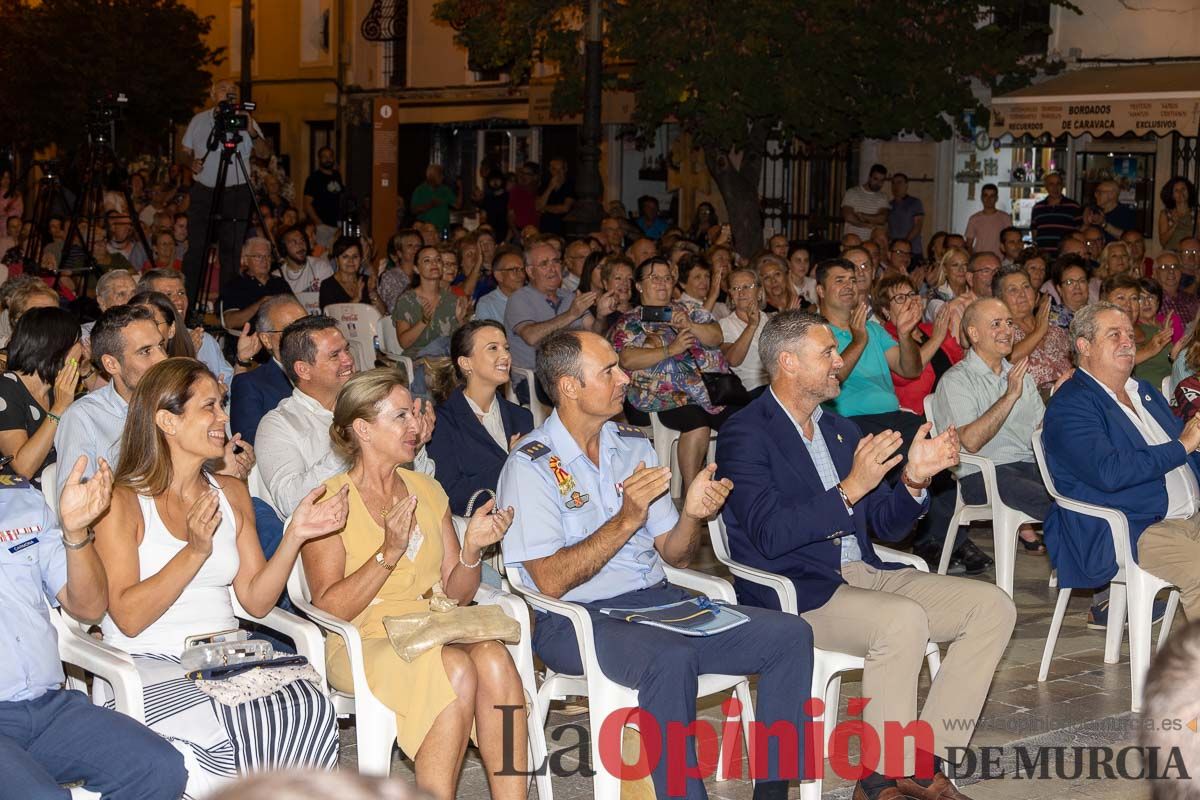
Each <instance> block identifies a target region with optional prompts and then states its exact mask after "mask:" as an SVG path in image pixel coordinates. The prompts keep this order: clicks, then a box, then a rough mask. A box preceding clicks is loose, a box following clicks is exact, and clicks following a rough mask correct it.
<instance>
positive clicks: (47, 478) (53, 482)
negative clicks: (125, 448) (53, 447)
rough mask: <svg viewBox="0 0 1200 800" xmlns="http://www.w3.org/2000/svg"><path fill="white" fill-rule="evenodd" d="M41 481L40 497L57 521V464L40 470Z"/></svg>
mask: <svg viewBox="0 0 1200 800" xmlns="http://www.w3.org/2000/svg"><path fill="white" fill-rule="evenodd" d="M72 466H74V465H72ZM114 469H116V468H115V467H114ZM41 481H42V497H44V498H46V505H47V506H49V508H50V510H51V511H53V512H54V518H55V519H58V464H48V465H47V466H45V467H44V468H43V469H42V477H41Z"/></svg>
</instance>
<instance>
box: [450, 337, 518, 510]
mask: <svg viewBox="0 0 1200 800" xmlns="http://www.w3.org/2000/svg"><path fill="white" fill-rule="evenodd" d="M511 368H512V356H511V355H510V354H509V350H508V335H507V334H506V333H505V332H504V326H503V325H501V324H500V323H499V322H496V321H494V320H490V319H482V320H480V319H477V320H472V321H470V322H468V323H467V324H466V325H463V326H462V327H461V328H459V329H458V330H456V331H455V332H454V335H453V336H451V337H450V361H449V363H448V364H446V366H444V367H442V368H441V369H440V370H437V371H436V372H435V373H434V376H436V377H434V376H431V377H430V384H431V386H432V387H433V396H434V400H435V402H437V403H438V406H437V420H438V424H437V425H436V426H435V427H434V429H433V439H432V440H431V441H430V442H429V446H428V452H429V455H430V457H432V458H433V460H434V463H435V464H436V465H437V472H436V477H437V479H438V483H440V484H441V485H442V488H443V489H445V490H446V494H447V495H449V497H450V509H451V510H452V511H453V512H454V513H455V514H459V515H465V514H466V509H467V503H468V502H469V501H470V499H471V496H472V495H473V494H475V492H477V491H479V490H481V489H490V490H492V491H495V490H496V483H497V481H499V479H500V469H501V468H502V467H503V466H504V460H505V459H506V458H507V457H508V453H509V451H510V450H511V449H512V446H513V445H514V444H515V443H516V441H517V440H518V439H519V438H520V437H521V436H524V435H525V434H527V433H529V432H530V431H531V430H533V416H532V415H531V414H530V413H529V412H528V411H527V410H525V409H524V408H521V407H520V406H518V405H515V404H513V403H510V402H509V401H508V400H506V399H504V396H503V393H502V392H501V391H500V390H501V387H503V386H504V384H506V383H508V381H509V370H510V369H511ZM482 499H486V498H482Z"/></svg>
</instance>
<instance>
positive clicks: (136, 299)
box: [129, 289, 196, 358]
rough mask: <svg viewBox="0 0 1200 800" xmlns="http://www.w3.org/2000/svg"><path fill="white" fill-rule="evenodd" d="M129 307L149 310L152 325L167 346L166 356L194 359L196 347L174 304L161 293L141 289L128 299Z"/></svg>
mask: <svg viewBox="0 0 1200 800" xmlns="http://www.w3.org/2000/svg"><path fill="white" fill-rule="evenodd" d="M129 305H131V306H142V307H144V308H148V309H150V313H151V314H153V315H154V324H155V325H157V326H158V332H159V333H161V334H162V337H163V341H164V342H165V343H166V346H167V356H169V357H172V358H195V357H196V345H195V343H193V341H192V337H191V335H190V334H189V333H188V329H187V327H186V326H185V325H184V324H183V320H182V319H181V318H180V316H179V312H178V311H176V310H175V304H174V303H172V302H171V300H170V298H168V297H167V296H166V295H165V294H163V293H162V292H155V291H151V290H149V289H142V290H140V291H139V292H138V293H137V294H135V295H134V296H133V297H131V298H129Z"/></svg>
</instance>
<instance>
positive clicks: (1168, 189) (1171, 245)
mask: <svg viewBox="0 0 1200 800" xmlns="http://www.w3.org/2000/svg"><path fill="white" fill-rule="evenodd" d="M1159 200H1161V201H1162V210H1161V211H1159V212H1158V243H1159V244H1160V245H1162V248H1163V249H1164V250H1174V251H1176V252H1179V250H1180V249H1181V248H1182V246H1183V240H1184V239H1189V238H1191V237H1193V236H1195V235H1196V187H1195V186H1194V185H1192V182H1191V181H1189V180H1188V179H1187V178H1183V177H1180V176H1178V175H1176V176H1175V177H1174V178H1171V180H1169V181H1167V182H1166V183H1165V184H1163V187H1162V191H1161V192H1159Z"/></svg>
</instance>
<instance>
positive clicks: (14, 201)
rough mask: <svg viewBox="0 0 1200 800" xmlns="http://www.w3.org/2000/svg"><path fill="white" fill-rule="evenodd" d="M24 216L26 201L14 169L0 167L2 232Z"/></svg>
mask: <svg viewBox="0 0 1200 800" xmlns="http://www.w3.org/2000/svg"><path fill="white" fill-rule="evenodd" d="M24 214H25V200H24V198H23V196H22V195H21V187H20V186H18V185H17V181H16V179H15V178H14V177H13V171H12V167H8V166H5V167H0V230H3V229H4V228H6V227H7V226H8V221H9V220H10V219H12V218H13V217H16V218H17V219H21V217H23V216H24ZM0 255H2V254H0Z"/></svg>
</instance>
